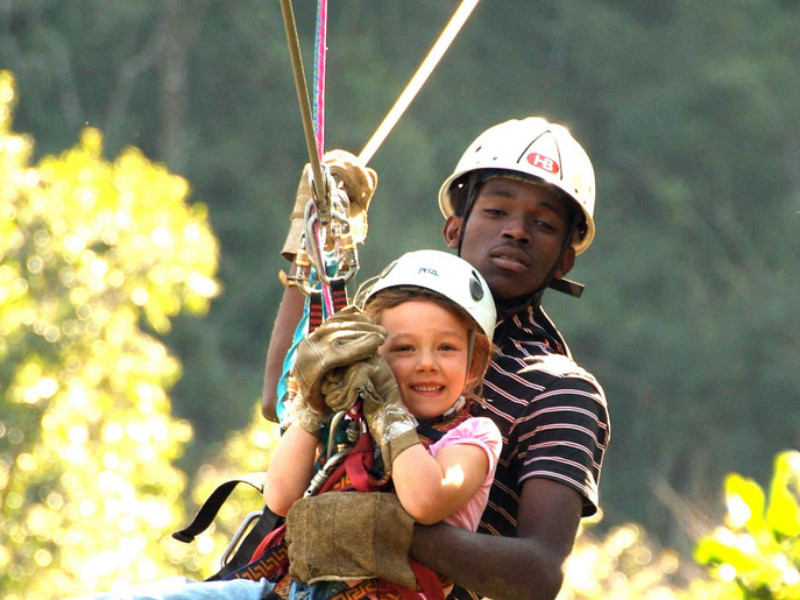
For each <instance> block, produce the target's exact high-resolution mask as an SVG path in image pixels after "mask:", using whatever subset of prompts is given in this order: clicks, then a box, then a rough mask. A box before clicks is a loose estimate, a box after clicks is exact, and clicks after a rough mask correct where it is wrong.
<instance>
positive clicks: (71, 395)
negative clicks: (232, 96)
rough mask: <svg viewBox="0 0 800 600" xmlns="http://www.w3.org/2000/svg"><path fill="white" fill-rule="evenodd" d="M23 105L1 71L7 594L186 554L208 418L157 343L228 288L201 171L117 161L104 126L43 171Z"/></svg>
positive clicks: (148, 570) (0, 503)
mask: <svg viewBox="0 0 800 600" xmlns="http://www.w3.org/2000/svg"><path fill="white" fill-rule="evenodd" d="M15 101H16V98H15V87H14V81H13V77H12V76H11V74H10V73H8V72H0V180H2V181H3V186H2V188H1V189H0V214H2V219H0V259H2V263H1V264H0V394H2V395H1V396H0V407H1V409H2V417H1V418H0V588H2V589H3V592H4V597H5V598H7V599H16V598H36V599H42V598H50V597H54V596H55V595H56V593H57V594H58V595H59V596H64V595H68V594H70V593H74V594H77V593H79V592H84V591H86V590H94V589H99V588H102V587H106V586H108V585H110V584H111V583H112V582H125V581H130V580H140V579H149V578H152V577H154V576H156V574H157V570H158V569H161V568H163V567H164V566H165V565H168V564H169V561H170V560H172V561H179V560H181V559H182V558H183V556H182V555H180V554H175V553H168V552H167V546H166V545H165V544H164V543H162V542H161V539H162V537H163V536H164V533H165V532H166V531H170V530H171V528H175V527H176V526H177V525H179V524H181V523H182V522H183V520H184V512H183V502H182V498H183V492H184V488H185V485H186V477H185V476H184V474H183V473H181V472H180V471H178V470H177V469H176V468H175V467H174V466H173V464H172V462H173V461H174V460H176V459H177V458H178V457H179V456H180V455H181V454H182V452H183V448H184V445H185V444H186V442H187V441H188V440H189V439H190V438H191V436H192V428H191V426H190V425H189V424H188V423H187V422H185V421H180V420H177V419H175V418H173V417H172V416H171V414H170V410H171V407H170V399H169V396H168V395H167V390H168V389H169V387H170V386H171V385H173V384H174V383H175V381H176V380H177V379H178V377H179V375H180V364H179V362H178V361H177V360H176V359H175V358H174V357H173V356H171V355H170V353H169V352H168V350H167V349H166V347H165V346H164V344H163V343H161V342H160V341H159V340H158V339H157V337H156V335H157V334H162V333H165V332H166V331H168V330H169V328H170V324H171V321H172V319H173V318H174V317H175V316H176V315H177V314H178V313H179V312H181V311H186V312H189V313H192V314H195V315H200V314H203V313H204V312H205V311H206V310H207V309H208V306H209V302H210V299H211V298H213V297H214V296H216V295H217V294H218V292H219V286H218V284H217V282H216V281H215V279H214V277H215V273H216V269H217V242H216V240H215V238H214V235H213V234H212V231H211V229H210V228H209V225H208V222H207V214H206V209H205V207H204V206H202V205H200V204H194V205H189V204H188V203H187V201H186V200H187V197H188V194H189V186H188V184H187V182H186V180H184V179H183V178H181V177H178V176H176V175H173V174H170V173H169V172H168V171H167V170H166V168H165V167H163V166H161V165H158V164H154V163H151V162H150V161H148V160H147V158H146V157H145V156H144V155H143V154H142V153H141V152H140V151H139V150H137V149H135V148H128V149H126V150H124V151H123V152H122V153H121V154H120V156H119V157H118V158H117V159H116V160H115V161H114V162H108V161H106V160H104V159H103V158H102V134H101V133H100V132H99V131H98V130H96V129H93V128H86V129H84V130H83V132H82V134H81V139H80V143H79V144H78V145H77V146H75V147H74V148H72V149H70V150H67V151H66V152H64V153H62V154H61V155H59V156H45V157H44V158H43V159H42V160H41V161H40V162H39V163H38V164H36V165H33V166H32V165H30V164H29V161H30V157H31V153H32V151H33V140H32V139H31V138H29V137H27V136H24V135H19V134H15V133H13V132H12V131H11V123H12V117H13V108H14V104H15ZM45 571H46V572H47V576H46V577H43V576H41V575H42V573H43V572H45Z"/></svg>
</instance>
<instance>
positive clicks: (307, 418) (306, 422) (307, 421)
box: [289, 393, 329, 437]
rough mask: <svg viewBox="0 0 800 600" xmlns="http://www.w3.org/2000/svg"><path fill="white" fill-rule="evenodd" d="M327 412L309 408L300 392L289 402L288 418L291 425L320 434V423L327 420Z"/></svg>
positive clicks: (316, 434) (313, 433)
mask: <svg viewBox="0 0 800 600" xmlns="http://www.w3.org/2000/svg"><path fill="white" fill-rule="evenodd" d="M328 416H329V413H327V411H326V412H324V413H323V412H319V411H316V410H314V409H313V408H311V407H310V406H309V405H308V404H307V403H306V401H305V398H304V397H303V395H302V394H301V393H297V394H296V395H295V396H294V397H293V398H292V401H291V402H290V403H289V418H290V421H291V423H292V424H293V425H297V426H298V427H300V428H301V429H303V430H305V431H307V432H308V433H310V434H312V435H315V436H317V437H319V436H320V430H321V429H322V424H323V423H324V422H325V421H326V420H327V418H328Z"/></svg>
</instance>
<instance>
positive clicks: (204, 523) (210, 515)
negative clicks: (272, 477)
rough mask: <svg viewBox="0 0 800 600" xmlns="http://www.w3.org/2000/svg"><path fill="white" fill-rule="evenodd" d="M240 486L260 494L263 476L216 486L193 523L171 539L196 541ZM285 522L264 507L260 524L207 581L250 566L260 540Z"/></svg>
mask: <svg viewBox="0 0 800 600" xmlns="http://www.w3.org/2000/svg"><path fill="white" fill-rule="evenodd" d="M240 483H245V484H247V485H249V486H251V487H254V488H255V489H256V490H258V491H259V492H260V491H261V490H262V488H263V485H264V473H250V474H248V475H244V476H243V477H238V478H236V479H230V480H228V481H226V482H225V483H223V484H221V485H219V486H217V488H216V489H215V490H214V491H213V492H212V493H211V495H210V496H209V497H208V499H207V500H206V501H205V502H204V503H203V505H202V506H201V507H200V509H199V510H198V511H197V514H196V515H195V517H194V519H193V520H192V522H191V523H189V525H187V526H186V527H184V528H183V529H181V530H180V531H176V532H175V533H173V534H172V537H174V538H175V539H176V540H179V541H181V542H185V543H187V544H188V543H190V542H192V541H194V539H195V537H197V536H198V535H200V534H201V533H202V532H203V531H205V530H206V529H207V528H208V526H209V525H211V523H212V522H213V521H214V518H215V517H216V516H217V514H218V513H219V509H220V508H221V507H222V505H223V504H224V503H225V501H226V500H227V499H228V496H230V495H231V492H233V490H234V489H235V488H236V486H237V485H239V484H240ZM282 522H283V518H282V517H279V516H278V515H276V514H275V513H273V512H272V511H271V510H269V509H268V508H267V507H266V506H265V507H264V509H263V510H262V512H261V515H260V516H259V517H258V521H256V524H255V525H254V526H253V527H252V529H250V531H249V532H248V534H247V535H246V536H245V538H244V539H243V540H242V542H241V543H240V544H239V547H238V548H237V549H236V552H235V553H234V555H233V556H232V557H231V559H230V560H229V561H228V562H227V563H226V564H225V565H224V566H223V567H222V568H221V569H220V570H219V571H218V572H217V573H215V574H214V575H212V576H211V577H209V578H208V579H207V581H213V580H216V579H222V578H223V577H225V576H226V575H227V574H228V573H231V572H233V571H236V570H238V569H240V568H241V567H243V566H244V565H246V564H247V563H249V562H250V558H251V556H252V555H253V552H255V550H256V548H257V547H258V545H259V544H260V543H261V540H263V539H264V537H266V535H267V534H268V533H269V532H270V531H272V530H273V529H275V528H276V527H278V526H279V525H280V524H281V523H282Z"/></svg>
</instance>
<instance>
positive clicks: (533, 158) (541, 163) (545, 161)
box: [525, 152, 561, 175]
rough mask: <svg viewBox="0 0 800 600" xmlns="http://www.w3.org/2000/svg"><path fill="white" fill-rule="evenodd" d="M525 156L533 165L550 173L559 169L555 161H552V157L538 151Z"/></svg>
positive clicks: (554, 172)
mask: <svg viewBox="0 0 800 600" xmlns="http://www.w3.org/2000/svg"><path fill="white" fill-rule="evenodd" d="M525 158H526V159H527V160H528V162H529V163H530V164H532V165H533V166H534V167H537V168H539V169H542V170H543V171H547V172H548V173H552V174H553V175H555V174H556V173H558V172H559V171H560V170H561V168H560V167H559V166H558V163H557V162H556V161H554V160H553V159H552V158H547V157H546V156H543V155H541V154H539V153H538V152H531V153H530V154H528V156H526V157H525Z"/></svg>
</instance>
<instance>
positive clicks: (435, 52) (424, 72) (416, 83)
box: [358, 0, 478, 165]
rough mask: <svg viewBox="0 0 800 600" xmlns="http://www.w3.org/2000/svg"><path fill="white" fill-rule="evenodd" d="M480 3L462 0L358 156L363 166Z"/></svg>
mask: <svg viewBox="0 0 800 600" xmlns="http://www.w3.org/2000/svg"><path fill="white" fill-rule="evenodd" d="M477 4H478V0H462V2H461V4H460V5H459V7H458V8H457V9H456V12H455V13H453V16H452V17H451V19H450V21H449V22H448V23H447V25H446V26H445V28H444V29H443V30H442V33H441V34H440V35H439V39H437V40H436V43H435V44H434V45H433V47H432V48H431V50H430V52H428V55H427V56H426V57H425V59H424V60H423V61H422V63H421V64H420V66H419V68H418V69H417V72H416V73H414V76H413V77H412V78H411V80H410V81H409V82H408V85H406V89H404V90H403V92H402V93H401V94H400V96H399V97H398V98H397V101H396V102H395V103H394V106H392V108H391V110H390V111H389V112H388V114H387V115H386V117H385V118H384V119H383V122H382V123H381V124H380V125H379V126H378V129H376V130H375V133H373V134H372V137H371V138H370V139H369V141H368V142H367V144H366V145H365V146H364V149H363V150H361V154H359V155H358V158H359V161H360V162H361V164H362V165H366V164H367V163H369V161H370V160H371V159H372V157H373V156H374V155H375V152H377V150H378V148H380V145H381V144H382V143H383V141H384V140H385V139H386V136H388V135H389V132H390V131H391V130H392V128H393V127H394V126H395V125H396V124H397V121H399V120H400V117H401V116H402V115H403V113H404V112H405V110H406V109H407V108H408V106H409V104H411V102H412V100H414V97H415V96H416V95H417V93H418V92H419V90H420V89H421V88H422V86H423V85H424V84H425V81H427V79H428V77H429V76H430V74H431V73H432V72H433V70H434V69H435V68H436V65H437V64H438V63H439V61H440V60H441V58H442V56H443V55H444V53H445V52H446V51H447V49H448V48H449V47H450V44H451V43H452V42H453V40H454V39H455V37H456V35H458V32H459V31H460V30H461V27H462V26H463V25H464V23H465V22H466V21H467V19H468V18H469V16H470V14H471V13H472V10H473V9H474V8H475V6H476V5H477Z"/></svg>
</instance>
